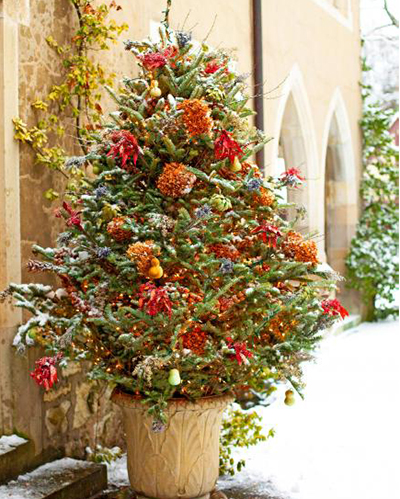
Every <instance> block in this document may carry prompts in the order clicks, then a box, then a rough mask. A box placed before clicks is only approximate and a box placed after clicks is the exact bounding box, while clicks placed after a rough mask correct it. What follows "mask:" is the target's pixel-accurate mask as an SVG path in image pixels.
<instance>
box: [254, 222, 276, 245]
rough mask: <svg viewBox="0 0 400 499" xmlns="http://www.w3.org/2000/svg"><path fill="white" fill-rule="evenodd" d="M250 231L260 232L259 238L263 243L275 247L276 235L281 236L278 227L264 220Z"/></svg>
mask: <svg viewBox="0 0 400 499" xmlns="http://www.w3.org/2000/svg"><path fill="white" fill-rule="evenodd" d="M251 233H252V234H260V236H261V239H262V240H263V241H264V243H265V244H268V246H272V247H273V248H276V243H277V242H278V237H281V236H282V235H283V234H282V232H281V231H280V230H279V229H278V227H276V226H275V225H271V224H268V223H266V222H262V224H261V225H259V226H258V227H256V228H255V229H253V230H252V231H251Z"/></svg>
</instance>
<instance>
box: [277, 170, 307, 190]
mask: <svg viewBox="0 0 400 499" xmlns="http://www.w3.org/2000/svg"><path fill="white" fill-rule="evenodd" d="M281 180H282V182H284V184H285V185H289V186H291V187H297V186H298V185H300V184H302V182H303V181H304V180H305V178H304V177H302V176H301V175H300V170H299V169H298V168H289V170H286V171H285V172H284V173H282V175H281Z"/></svg>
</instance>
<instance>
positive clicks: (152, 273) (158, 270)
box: [147, 258, 164, 279]
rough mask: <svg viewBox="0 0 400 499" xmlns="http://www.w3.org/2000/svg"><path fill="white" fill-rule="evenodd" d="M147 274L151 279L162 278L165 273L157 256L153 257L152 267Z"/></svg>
mask: <svg viewBox="0 0 400 499" xmlns="http://www.w3.org/2000/svg"><path fill="white" fill-rule="evenodd" d="M147 275H148V276H149V277H150V279H161V277H162V276H163V275H164V271H163V269H162V267H161V265H160V261H159V260H158V259H157V258H152V259H151V267H150V268H149V270H148V273H147Z"/></svg>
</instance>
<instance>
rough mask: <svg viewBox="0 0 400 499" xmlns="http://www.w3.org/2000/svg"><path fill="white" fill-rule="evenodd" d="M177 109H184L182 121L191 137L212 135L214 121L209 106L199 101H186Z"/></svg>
mask: <svg viewBox="0 0 400 499" xmlns="http://www.w3.org/2000/svg"><path fill="white" fill-rule="evenodd" d="M177 107H178V109H183V115H182V120H183V122H184V124H185V127H186V131H187V132H188V134H189V135H190V136H192V137H194V136H196V135H202V134H208V133H210V131H211V128H212V125H213V121H212V119H211V118H210V108H209V107H208V106H207V104H205V103H204V102H202V101H201V100H199V99H186V100H184V101H183V102H181V103H179V104H178V106H177Z"/></svg>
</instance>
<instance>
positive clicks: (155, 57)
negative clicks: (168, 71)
mask: <svg viewBox="0 0 400 499" xmlns="http://www.w3.org/2000/svg"><path fill="white" fill-rule="evenodd" d="M139 59H140V61H141V62H142V64H143V67H144V68H146V69H148V70H149V71H152V70H153V69H157V68H162V67H164V66H165V65H166V64H167V57H166V56H165V55H164V54H162V53H161V52H150V53H149V54H145V55H142V56H141V57H140V58H139Z"/></svg>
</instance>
